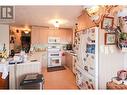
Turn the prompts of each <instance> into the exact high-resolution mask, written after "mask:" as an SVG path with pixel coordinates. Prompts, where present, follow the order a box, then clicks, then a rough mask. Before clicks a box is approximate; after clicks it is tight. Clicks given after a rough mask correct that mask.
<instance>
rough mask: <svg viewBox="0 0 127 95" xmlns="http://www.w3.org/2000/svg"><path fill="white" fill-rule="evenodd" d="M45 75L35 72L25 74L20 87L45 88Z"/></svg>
mask: <svg viewBox="0 0 127 95" xmlns="http://www.w3.org/2000/svg"><path fill="white" fill-rule="evenodd" d="M43 84H44V77H43V75H42V74H38V73H34V74H27V75H25V77H24V79H23V80H22V81H21V83H20V89H40V90H41V89H43Z"/></svg>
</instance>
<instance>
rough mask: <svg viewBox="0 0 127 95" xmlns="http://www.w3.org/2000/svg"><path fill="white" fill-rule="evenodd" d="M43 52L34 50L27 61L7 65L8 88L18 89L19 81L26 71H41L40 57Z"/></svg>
mask: <svg viewBox="0 0 127 95" xmlns="http://www.w3.org/2000/svg"><path fill="white" fill-rule="evenodd" d="M44 53H45V52H34V53H33V54H31V55H30V56H28V59H29V60H28V61H26V62H24V63H20V64H12V65H9V89H19V87H20V82H21V81H22V80H23V78H24V75H25V74H28V73H42V63H43V62H42V60H43V59H42V57H43V54H44Z"/></svg>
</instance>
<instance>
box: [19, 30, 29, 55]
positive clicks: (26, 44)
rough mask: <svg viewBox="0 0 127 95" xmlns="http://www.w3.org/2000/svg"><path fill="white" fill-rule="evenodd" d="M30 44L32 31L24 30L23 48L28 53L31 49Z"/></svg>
mask: <svg viewBox="0 0 127 95" xmlns="http://www.w3.org/2000/svg"><path fill="white" fill-rule="evenodd" d="M30 44H31V33H30V32H29V33H25V32H24V31H22V36H21V45H22V50H24V51H25V52H26V53H28V52H29V50H30Z"/></svg>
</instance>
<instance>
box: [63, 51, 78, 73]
mask: <svg viewBox="0 0 127 95" xmlns="http://www.w3.org/2000/svg"><path fill="white" fill-rule="evenodd" d="M64 56H65V65H66V66H67V67H68V68H69V69H70V70H71V71H72V72H73V62H74V57H77V54H76V53H75V52H74V51H72V50H66V51H64Z"/></svg>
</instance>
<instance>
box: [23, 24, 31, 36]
mask: <svg viewBox="0 0 127 95" xmlns="http://www.w3.org/2000/svg"><path fill="white" fill-rule="evenodd" d="M23 31H24V33H25V34H28V33H29V32H30V31H31V29H30V28H29V26H27V25H25V26H24V28H23Z"/></svg>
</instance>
